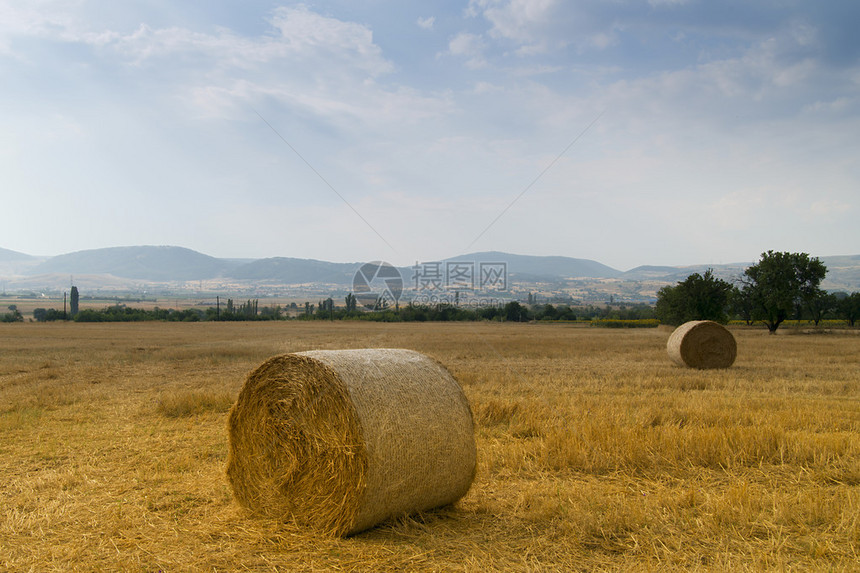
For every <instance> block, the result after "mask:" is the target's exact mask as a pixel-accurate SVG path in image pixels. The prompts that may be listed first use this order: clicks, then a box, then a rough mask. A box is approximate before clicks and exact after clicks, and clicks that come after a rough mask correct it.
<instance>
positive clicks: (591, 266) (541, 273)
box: [445, 251, 622, 280]
mask: <svg viewBox="0 0 860 573" xmlns="http://www.w3.org/2000/svg"><path fill="white" fill-rule="evenodd" d="M445 260H446V261H454V262H456V261H474V262H476V263H487V262H491V263H495V262H504V263H506V264H507V270H508V276H509V277H511V278H519V279H521V280H522V279H529V278H530V279H548V280H558V279H569V278H596V279H609V278H616V277H618V276H620V275H621V274H622V273H621V271H619V270H616V269H613V268H612V267H608V266H606V265H604V264H602V263H598V262H597V261H592V260H590V259H575V258H572V257H558V256H535V255H513V254H510V253H502V252H499V251H486V252H481V253H470V254H468V255H460V256H457V257H452V258H450V259H445Z"/></svg>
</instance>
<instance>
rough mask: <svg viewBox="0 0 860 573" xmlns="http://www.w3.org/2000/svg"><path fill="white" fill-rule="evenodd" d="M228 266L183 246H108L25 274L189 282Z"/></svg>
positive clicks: (220, 272)
mask: <svg viewBox="0 0 860 573" xmlns="http://www.w3.org/2000/svg"><path fill="white" fill-rule="evenodd" d="M231 266H233V265H231V264H230V263H229V262H227V261H225V260H224V259H216V258H215V257H210V256H209V255H204V254H202V253H198V252H197V251H192V250H191V249H186V248H184V247H169V246H162V247H154V246H141V247H109V248H106V249H92V250H87V251H77V252H74V253H68V254H65V255H58V256H56V257H52V258H50V259H48V260H47V261H45V262H43V263H42V264H40V265H37V266H36V267H34V268H33V269H32V270H31V271H30V273H29V274H51V273H64V274H67V275H97V274H106V275H113V276H116V277H123V278H133V279H141V280H149V281H168V282H169V281H190V280H202V279H208V278H215V277H219V276H222V275H223V274H224V273H225V271H227V270H228V269H229V268H230V267H231Z"/></svg>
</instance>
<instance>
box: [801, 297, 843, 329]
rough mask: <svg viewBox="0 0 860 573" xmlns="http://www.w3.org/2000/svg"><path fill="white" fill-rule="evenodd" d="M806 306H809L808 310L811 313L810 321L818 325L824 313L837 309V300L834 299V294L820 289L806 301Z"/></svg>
mask: <svg viewBox="0 0 860 573" xmlns="http://www.w3.org/2000/svg"><path fill="white" fill-rule="evenodd" d="M807 306H808V307H809V312H810V313H811V314H812V321H813V322H814V323H815V326H818V323H819V322H821V319H822V318H824V315H826V314H827V313H828V312H830V311H832V310H836V309H837V307H838V306H839V301H838V300H837V299H836V295H834V294H832V293H829V292H824V291H821V292H819V294H818V296H816V297H813V298H811V299H810V300H809V301H808V302H807Z"/></svg>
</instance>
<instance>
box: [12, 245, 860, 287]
mask: <svg viewBox="0 0 860 573" xmlns="http://www.w3.org/2000/svg"><path fill="white" fill-rule="evenodd" d="M819 258H820V259H821V260H822V262H823V263H824V264H825V265H826V266H827V268H828V274H827V278H826V279H825V282H824V283H823V285H822V286H824V288H827V289H828V290H846V291H855V290H860V255H849V256H827V257H819ZM441 262H442V263H447V262H451V263H455V262H461V263H462V262H471V263H474V264H476V265H479V264H480V263H505V264H506V265H507V277H508V280H509V281H510V282H512V283H559V282H564V281H572V280H583V279H593V280H606V279H614V280H616V281H622V282H645V281H647V282H656V283H661V282H662V283H675V282H677V281H680V280H683V279H685V278H686V277H687V276H689V275H690V274H692V273H694V272H698V273H703V272H705V270H707V269H708V268H713V270H714V274H715V275H716V276H718V277H721V278H724V279H732V278H736V277H738V276H740V275H741V274H742V273H743V271H744V269H745V268H746V267H747V266H749V265H750V264H751V263H734V264H727V265H693V266H683V267H682V266H678V267H673V266H640V267H636V268H634V269H631V270H628V271H620V270H617V269H614V268H612V267H609V266H607V265H604V264H602V263H599V262H597V261H593V260H590V259H578V258H572V257H562V256H532V255H516V254H511V253H502V252H497V251H489V252H480V253H469V254H465V255H459V256H456V257H451V258H449V259H445V260H443V261H441ZM362 264H363V263H362V262H354V263H336V262H328V261H320V260H314V259H301V258H292V257H271V258H263V259H225V258H216V257H212V256H209V255H205V254H203V253H200V252H197V251H194V250H191V249H187V248H184V247H177V246H130V247H109V248H102V249H92V250H85V251H76V252H72V253H67V254H63V255H58V256H54V257H36V256H32V255H27V254H24V253H20V252H16V251H11V250H8V249H3V248H0V280H2V281H4V288H8V286H12V287H13V288H14V287H16V286H19V287H21V288H39V285H44V286H45V287H49V286H50V285H52V284H55V283H57V282H58V281H59V284H64V285H68V284H69V277H70V276H71V277H75V278H76V279H77V278H79V277H80V278H82V277H88V278H89V280H91V281H92V280H95V279H97V280H100V281H101V283H100V284H105V285H108V286H110V285H113V286H118V285H121V284H127V283H128V282H129V281H137V282H150V283H181V282H189V281H205V280H212V279H221V280H223V281H225V282H229V281H235V282H238V283H268V284H281V285H301V284H311V283H316V284H320V283H323V284H331V285H350V284H351V282H352V279H353V277H354V275H355V273H356V271H357V270H358V268H360V266H361V265H362ZM422 264H424V263H422ZM400 272H401V275H402V276H403V277H404V279H405V280H406V281H408V280H409V277H411V276H412V273H413V268H412V267H404V268H401V269H400Z"/></svg>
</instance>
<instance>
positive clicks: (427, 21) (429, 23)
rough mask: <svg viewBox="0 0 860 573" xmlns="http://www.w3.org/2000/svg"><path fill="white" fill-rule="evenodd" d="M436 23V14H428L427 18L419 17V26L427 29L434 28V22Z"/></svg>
mask: <svg viewBox="0 0 860 573" xmlns="http://www.w3.org/2000/svg"><path fill="white" fill-rule="evenodd" d="M435 23H436V17H435V16H428V17H427V18H418V21H417V24H418V27H419V28H424V29H425V30H432V29H433V24H435Z"/></svg>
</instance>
